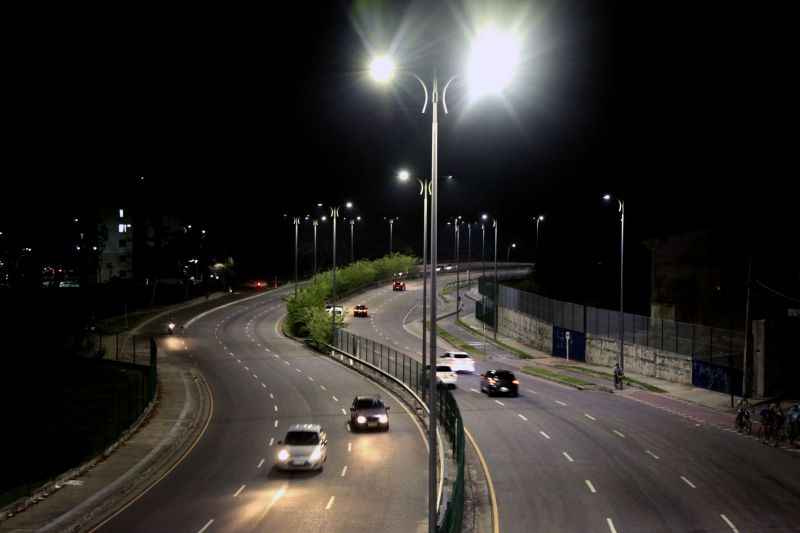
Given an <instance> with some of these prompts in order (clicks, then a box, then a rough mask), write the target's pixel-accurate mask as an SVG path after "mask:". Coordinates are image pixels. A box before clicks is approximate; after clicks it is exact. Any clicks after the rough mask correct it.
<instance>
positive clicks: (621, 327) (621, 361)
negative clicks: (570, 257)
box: [603, 194, 625, 370]
mask: <svg viewBox="0 0 800 533" xmlns="http://www.w3.org/2000/svg"><path fill="white" fill-rule="evenodd" d="M611 198H612V196H611V195H610V194H606V195H605V196H603V199H604V200H610V199H611ZM616 200H617V203H618V204H619V213H620V217H619V366H620V368H622V369H623V370H624V369H625V349H624V347H625V335H624V328H625V313H624V310H623V301H624V300H623V286H624V279H625V278H624V277H623V265H624V258H625V201H624V200H621V199H619V198H617V199H616Z"/></svg>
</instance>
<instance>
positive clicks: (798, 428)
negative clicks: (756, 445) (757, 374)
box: [736, 397, 800, 444]
mask: <svg viewBox="0 0 800 533" xmlns="http://www.w3.org/2000/svg"><path fill="white" fill-rule="evenodd" d="M737 407H738V412H737V413H736V426H737V427H741V422H742V420H743V419H749V417H750V413H751V412H753V411H754V409H753V407H752V405H751V404H750V401H749V400H748V399H747V398H746V397H742V399H741V400H739V403H738V404H737ZM759 416H760V428H761V435H762V436H763V437H764V442H765V443H768V442H769V441H770V438H772V437H773V436H777V435H778V434H779V432H780V431H781V430H782V429H783V427H784V425H785V424H786V422H787V420H788V422H789V432H788V437H789V444H792V443H793V442H794V440H795V439H796V438H797V437H798V434H800V433H799V432H800V406H799V405H798V404H794V405H793V406H792V407H791V408H790V409H789V414H788V415H786V414H784V412H783V408H782V407H781V405H780V404H778V403H770V404H765V405H764V407H763V408H762V409H761V411H759Z"/></svg>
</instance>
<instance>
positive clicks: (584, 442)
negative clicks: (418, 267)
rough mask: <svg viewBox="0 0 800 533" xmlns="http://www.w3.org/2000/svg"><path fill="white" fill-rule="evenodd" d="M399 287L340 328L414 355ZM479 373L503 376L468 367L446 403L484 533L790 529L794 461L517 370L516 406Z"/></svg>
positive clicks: (409, 311) (410, 294)
mask: <svg viewBox="0 0 800 533" xmlns="http://www.w3.org/2000/svg"><path fill="white" fill-rule="evenodd" d="M407 288H408V290H407V291H406V292H394V291H392V290H391V288H390V287H388V286H387V287H386V288H381V289H377V290H373V291H370V292H369V293H366V294H363V295H360V296H358V297H357V298H356V299H353V300H352V301H351V303H352V304H356V303H364V304H366V305H368V306H369V307H370V313H371V316H370V317H369V319H356V318H352V319H349V320H348V322H349V327H348V329H349V330H350V331H351V332H353V333H355V334H357V335H361V336H365V337H369V338H372V339H374V340H377V341H380V342H382V343H384V344H388V345H390V346H393V347H395V348H397V349H399V350H401V351H406V352H407V353H408V354H409V355H412V356H416V357H420V355H421V354H420V349H421V344H420V340H419V338H418V337H417V332H418V331H419V329H420V328H419V327H414V325H413V324H414V322H415V321H418V320H420V319H421V308H420V306H419V305H418V304H419V299H420V294H421V284H420V283H418V282H417V283H415V282H409V283H407ZM450 320H452V318H451V319H450ZM439 346H440V347H439V348H438V349H439V350H446V349H453V348H452V347H451V346H448V345H447V344H444V343H442V342H440V343H439ZM489 351H490V352H491V345H490V347H489ZM490 367H507V368H512V367H511V365H504V364H503V361H502V360H500V361H498V360H496V359H495V360H491V361H490V362H489V363H487V362H486V361H484V360H481V359H480V358H479V360H478V361H477V364H476V372H475V375H464V374H462V375H460V376H459V384H458V388H457V389H456V390H455V391H454V395H455V397H456V399H457V401H458V403H459V407H460V409H461V414H462V416H463V418H464V424H465V428H466V430H467V431H468V432H469V434H470V435H471V436H472V437H473V439H474V441H475V442H476V444H477V445H478V447H479V448H480V450H481V452H482V455H483V457H484V458H485V460H486V464H487V469H488V475H489V479H490V483H491V486H492V489H493V492H494V494H495V497H496V501H497V515H498V518H499V519H498V522H497V524H496V531H612V532H613V531H618V532H623V531H638V532H641V531H647V532H655V531H676V532H677V531H681V532H683V531H764V530H769V531H798V530H799V529H800V526H798V524H800V456H798V455H799V454H791V453H788V452H786V451H785V450H776V449H772V448H768V447H766V446H764V445H762V444H761V443H759V442H757V441H756V440H755V439H753V438H744V437H742V436H741V435H738V434H736V433H731V432H730V431H726V430H724V429H720V428H718V427H714V426H712V425H709V424H701V423H697V422H695V421H694V420H693V419H691V418H688V417H682V416H678V414H676V413H671V412H668V411H665V410H662V409H658V408H656V407H653V406H651V405H646V404H644V403H642V402H637V401H632V399H631V398H630V397H626V393H627V391H624V392H622V393H618V394H609V393H604V392H597V391H581V390H576V389H573V388H568V387H564V386H561V385H558V384H556V383H552V382H548V381H542V380H537V379H535V378H533V377H532V376H529V375H525V374H520V373H517V376H518V378H519V379H520V382H521V385H520V395H519V397H517V398H504V397H497V398H494V397H493V398H489V397H487V396H486V395H485V394H482V393H480V392H479V391H480V389H479V383H478V377H477V374H479V373H481V372H483V371H485V370H487V369H488V368H490ZM633 393H634V391H631V395H633Z"/></svg>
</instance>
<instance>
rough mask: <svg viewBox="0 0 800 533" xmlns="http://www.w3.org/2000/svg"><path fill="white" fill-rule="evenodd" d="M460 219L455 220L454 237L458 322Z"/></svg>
mask: <svg viewBox="0 0 800 533" xmlns="http://www.w3.org/2000/svg"><path fill="white" fill-rule="evenodd" d="M460 219H461V217H460V216H459V217H456V218H455V219H453V226H454V228H455V230H454V231H455V233H454V235H455V247H456V250H455V252H456V320H458V311H459V307H460V306H459V304H460V303H461V294H460V292H459V288H460V285H461V265H460V259H461V253H460V250H459V249H458V247H459V244H460V241H461V239H460V238H459V237H460V229H459V226H460V225H461V224H460V222H459V220H460Z"/></svg>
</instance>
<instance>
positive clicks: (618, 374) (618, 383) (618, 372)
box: [614, 363, 625, 389]
mask: <svg viewBox="0 0 800 533" xmlns="http://www.w3.org/2000/svg"><path fill="white" fill-rule="evenodd" d="M624 375H625V374H623V373H622V368H620V366H619V363H617V364H615V365H614V387H617V388H620V389H621V388H622V376H624Z"/></svg>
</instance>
